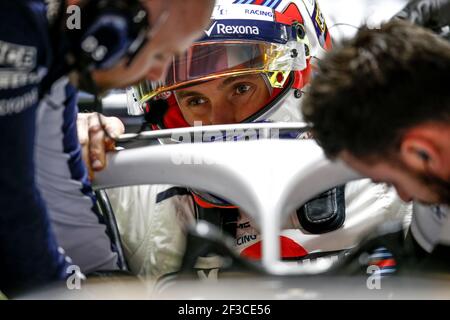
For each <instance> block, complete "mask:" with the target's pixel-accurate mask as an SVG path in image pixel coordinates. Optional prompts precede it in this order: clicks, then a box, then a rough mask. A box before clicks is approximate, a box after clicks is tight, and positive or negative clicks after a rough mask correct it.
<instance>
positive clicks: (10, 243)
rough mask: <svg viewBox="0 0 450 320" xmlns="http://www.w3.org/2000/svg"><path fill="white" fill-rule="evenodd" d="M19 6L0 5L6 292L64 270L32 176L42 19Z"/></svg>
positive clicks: (0, 209)
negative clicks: (39, 25)
mask: <svg viewBox="0 0 450 320" xmlns="http://www.w3.org/2000/svg"><path fill="white" fill-rule="evenodd" d="M22 6H23V5H22ZM22 6H18V5H17V4H16V2H15V1H2V2H0V145H1V151H0V289H1V290H2V291H4V292H6V293H8V292H10V291H11V290H14V291H15V290H18V289H23V288H27V287H30V286H33V285H39V284H44V283H47V282H49V281H52V280H57V279H61V278H63V277H64V276H65V267H66V261H65V258H64V255H63V254H61V253H60V252H59V251H60V250H59V248H58V246H57V244H56V241H55V238H54V236H53V233H52V231H51V227H50V223H49V220H48V216H47V212H46V208H45V204H44V203H43V201H42V199H41V197H40V195H39V192H38V190H37V188H36V185H35V177H34V159H33V158H34V139H35V122H36V121H35V118H36V109H37V106H38V103H39V101H38V100H39V88H38V86H39V82H40V77H41V75H42V74H43V73H45V63H44V61H45V59H46V52H45V48H44V47H45V46H44V45H43V43H44V42H43V39H42V36H43V35H42V34H40V32H39V28H38V24H39V22H41V21H45V20H40V17H42V16H43V17H45V15H43V14H44V13H43V12H37V13H36V16H37V19H36V20H32V19H30V14H29V13H31V16H32V15H33V13H32V12H31V11H30V12H24V8H22ZM35 9H36V8H35ZM27 13H28V14H27Z"/></svg>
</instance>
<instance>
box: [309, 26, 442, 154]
mask: <svg viewBox="0 0 450 320" xmlns="http://www.w3.org/2000/svg"><path fill="white" fill-rule="evenodd" d="M302 108H303V115H304V118H305V120H306V121H307V122H309V123H310V124H311V126H312V131H313V134H314V136H315V138H316V139H317V141H318V142H319V144H320V145H321V146H322V147H323V148H324V150H325V152H326V154H327V155H328V156H329V157H331V158H334V157H336V156H337V155H338V154H339V153H340V152H341V151H344V150H345V151H348V152H350V153H351V154H353V155H354V156H357V157H362V158H366V159H369V158H374V157H375V158H376V157H380V156H392V155H393V152H395V151H396V150H397V149H398V147H399V145H400V141H401V138H402V135H403V134H404V132H405V131H406V130H407V129H408V128H411V127H413V126H416V125H418V124H420V123H425V122H432V121H438V122H445V123H450V43H448V42H446V41H445V40H444V39H441V38H439V37H438V36H436V35H434V34H433V33H432V32H431V31H428V30H425V29H423V28H421V27H418V26H414V25H411V24H409V23H407V22H404V21H391V22H388V23H386V24H383V25H382V26H381V27H380V28H379V29H370V28H368V27H366V26H364V27H362V28H361V29H360V30H359V32H358V33H357V35H356V37H355V38H353V39H351V40H347V41H345V42H343V43H342V45H340V46H339V47H336V48H335V49H334V50H333V51H332V52H330V53H329V54H328V55H327V56H326V57H325V58H324V59H323V60H321V61H320V62H319V64H318V70H317V74H316V75H315V77H314V79H313V80H312V83H311V87H310V90H309V92H308V94H307V95H306V97H305V101H304V103H303V107H302Z"/></svg>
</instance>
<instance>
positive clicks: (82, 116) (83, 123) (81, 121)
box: [77, 113, 89, 146]
mask: <svg viewBox="0 0 450 320" xmlns="http://www.w3.org/2000/svg"><path fill="white" fill-rule="evenodd" d="M77 134H78V141H79V142H80V144H81V145H82V146H84V145H87V144H88V142H89V129H88V114H86V113H79V114H78V116H77Z"/></svg>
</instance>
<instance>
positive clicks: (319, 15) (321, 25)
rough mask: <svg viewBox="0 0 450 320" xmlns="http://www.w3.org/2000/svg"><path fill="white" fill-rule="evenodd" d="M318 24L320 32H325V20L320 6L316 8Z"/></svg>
mask: <svg viewBox="0 0 450 320" xmlns="http://www.w3.org/2000/svg"><path fill="white" fill-rule="evenodd" d="M315 19H316V22H317V26H318V27H319V29H320V31H322V33H323V32H325V29H326V25H325V19H324V17H323V15H322V12H321V11H320V8H319V6H316V17H315Z"/></svg>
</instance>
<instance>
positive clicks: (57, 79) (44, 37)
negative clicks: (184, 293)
mask: <svg viewBox="0 0 450 320" xmlns="http://www.w3.org/2000/svg"><path fill="white" fill-rule="evenodd" d="M212 6H213V2H212V1H210V0H202V1H198V0H195V1H193V0H191V1H189V0H188V1H179V0H172V1H162V0H161V1H101V2H100V1H75V0H71V1H67V2H65V1H39V0H29V1H25V0H18V1H2V2H1V3H0V26H1V27H0V30H1V31H0V73H1V76H0V79H1V82H0V136H1V138H0V139H2V141H3V150H2V152H1V154H0V208H1V210H2V213H1V215H0V219H1V220H0V244H1V245H0V246H1V247H0V255H1V260H0V261H1V262H0V289H1V290H2V291H4V292H5V293H8V292H10V290H18V289H23V288H25V287H30V286H33V285H38V284H43V283H47V282H48V281H52V280H58V279H62V278H64V277H66V276H67V274H66V271H65V270H66V269H65V268H66V267H67V265H68V264H70V263H72V261H71V259H70V258H69V256H72V253H73V259H74V261H73V263H74V264H77V263H78V259H79V257H82V256H83V254H82V253H80V252H78V251H80V250H79V249H80V248H78V249H77V250H78V251H72V248H75V247H76V246H77V245H78V244H79V243H80V241H81V240H83V241H84V247H83V248H81V249H82V251H83V252H84V253H87V252H88V253H89V252H90V255H89V256H88V259H96V261H87V262H81V263H85V265H86V266H87V268H88V269H87V271H89V269H90V268H93V269H96V268H103V267H105V268H110V267H114V261H115V254H114V252H113V251H112V250H111V244H110V242H109V240H108V239H107V238H106V236H105V227H104V226H102V225H99V221H98V219H97V217H96V216H95V213H96V212H94V209H92V207H93V201H94V199H93V198H92V192H91V190H90V186H89V184H88V183H87V179H86V169H85V167H84V166H83V165H82V163H81V154H80V147H79V144H78V141H77V137H76V126H75V120H76V115H77V110H76V109H75V105H76V104H75V101H74V100H75V97H76V91H75V87H73V86H72V85H71V84H70V83H69V82H68V76H69V74H70V78H71V80H72V81H73V83H75V84H76V85H77V86H79V87H80V88H83V89H85V90H90V91H91V92H93V93H94V94H98V93H100V92H102V91H104V90H107V89H109V88H113V87H123V86H127V85H130V84H132V83H135V82H136V81H139V80H141V79H144V78H149V79H153V80H156V79H158V78H159V77H160V76H161V75H162V74H163V72H164V69H165V68H166V66H167V64H168V62H169V61H168V57H169V56H171V55H172V54H174V53H176V52H178V51H182V50H184V49H185V48H187V47H188V46H189V44H190V43H191V42H192V41H193V40H194V39H195V38H197V37H198V35H199V32H201V30H202V29H203V27H204V25H205V24H206V23H207V21H208V18H209V15H210V12H211V10H212ZM81 12H82V14H81ZM194 13H195V14H194ZM77 14H78V15H77ZM180 17H183V18H182V19H181V18H180ZM77 19H78V20H79V21H78V23H77V22H76V21H77ZM81 20H82V21H81ZM77 25H78V26H77ZM174 25H176V26H178V27H180V30H179V32H177V33H172V32H170V31H169V30H171V29H173V26H174ZM149 26H152V28H150V27H149ZM148 39H150V41H147V40H148ZM35 141H36V143H35ZM94 154H95V153H94ZM97 160H98V159H97ZM94 161H95V159H94ZM72 206H73V207H72ZM94 218H95V219H94ZM49 219H50V220H51V221H52V223H53V225H54V226H55V227H56V228H55V229H58V228H59V227H61V229H59V230H57V232H56V239H55V235H54V234H53V230H52V228H51V226H50V222H49ZM83 238H84V239H83ZM58 241H60V243H61V244H62V245H63V246H67V247H68V250H67V251H68V256H65V253H64V250H63V249H62V248H60V247H58V245H57V243H58ZM91 241H92V242H91ZM97 243H98V245H97ZM99 247H102V249H101V250H100V249H99ZM97 249H99V250H100V251H99V257H95V255H96V251H97Z"/></svg>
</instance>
